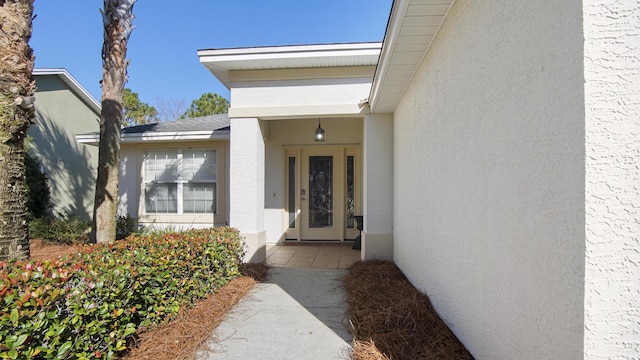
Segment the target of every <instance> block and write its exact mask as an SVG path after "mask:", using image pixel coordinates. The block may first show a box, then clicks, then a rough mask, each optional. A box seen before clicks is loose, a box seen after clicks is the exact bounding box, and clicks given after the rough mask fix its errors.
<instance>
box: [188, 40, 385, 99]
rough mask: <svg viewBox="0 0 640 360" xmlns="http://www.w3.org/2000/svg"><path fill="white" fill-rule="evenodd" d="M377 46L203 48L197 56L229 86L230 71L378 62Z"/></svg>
mask: <svg viewBox="0 0 640 360" xmlns="http://www.w3.org/2000/svg"><path fill="white" fill-rule="evenodd" d="M381 47H382V43H379V42H375V43H349V44H324V45H298V46H268V47H252V48H235V49H207V50H198V57H199V58H200V62H201V63H202V64H203V65H204V66H205V67H206V68H207V69H209V71H210V72H211V73H212V74H213V75H214V76H215V77H216V78H218V80H220V82H222V83H223V84H224V85H225V86H226V87H227V88H230V86H231V82H230V80H229V72H230V71H236V70H277V69H305V68H324V67H348V66H371V65H376V64H377V63H378V57H379V55H380V49H381Z"/></svg>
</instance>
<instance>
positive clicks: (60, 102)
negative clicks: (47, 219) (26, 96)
mask: <svg viewBox="0 0 640 360" xmlns="http://www.w3.org/2000/svg"><path fill="white" fill-rule="evenodd" d="M33 75H34V77H35V80H36V88H37V89H36V103H35V108H36V118H35V120H34V123H33V124H31V127H30V128H29V133H28V136H30V137H32V138H33V143H32V149H31V152H32V154H33V155H34V156H35V157H36V158H37V159H38V161H40V163H41V164H42V168H43V171H44V173H45V174H46V176H47V179H48V180H49V187H50V188H51V199H52V202H53V212H54V215H67V214H68V215H77V216H80V217H82V218H83V219H91V217H92V214H93V201H94V192H95V179H96V171H97V167H98V149H97V148H91V147H87V146H84V145H81V144H78V143H77V142H76V139H75V136H76V135H77V134H82V133H87V132H92V131H98V129H99V120H100V104H99V103H98V101H97V100H96V99H95V98H93V97H92V96H91V95H90V94H89V92H87V90H85V89H84V88H83V87H82V85H80V83H78V81H76V79H74V78H73V77H72V76H71V74H69V73H68V72H67V71H66V70H65V69H35V70H34V71H33Z"/></svg>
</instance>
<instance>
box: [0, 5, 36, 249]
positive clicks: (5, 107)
mask: <svg viewBox="0 0 640 360" xmlns="http://www.w3.org/2000/svg"><path fill="white" fill-rule="evenodd" d="M32 16H33V0H0V166H2V171H0V261H4V260H8V259H16V258H25V257H29V228H28V222H27V220H28V219H27V210H26V209H27V197H26V195H27V194H26V186H25V165H24V138H25V136H26V135H27V130H28V129H29V124H30V123H31V121H32V119H33V118H34V115H35V110H34V107H33V102H34V100H35V96H34V95H35V89H36V86H35V80H34V78H33V65H34V60H35V58H34V56H33V51H32V50H31V48H30V47H29V39H30V38H31V30H32V26H31V20H32Z"/></svg>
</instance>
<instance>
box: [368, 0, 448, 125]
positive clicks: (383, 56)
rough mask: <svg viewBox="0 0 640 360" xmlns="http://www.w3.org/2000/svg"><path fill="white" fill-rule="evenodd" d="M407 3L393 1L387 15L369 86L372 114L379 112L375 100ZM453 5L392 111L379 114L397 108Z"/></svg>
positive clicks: (406, 1) (387, 66)
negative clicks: (378, 54) (378, 53)
mask: <svg viewBox="0 0 640 360" xmlns="http://www.w3.org/2000/svg"><path fill="white" fill-rule="evenodd" d="M409 2H410V0H395V1H394V2H393V5H392V8H391V14H390V15H389V22H388V24H387V30H386V32H385V36H384V40H383V42H382V50H381V52H380V59H379V60H378V66H377V68H376V73H375V75H374V77H373V84H372V85H371V92H370V93H369V106H370V107H371V111H372V112H374V113H375V112H379V111H378V110H380V109H378V108H377V99H378V97H379V96H380V87H381V86H382V83H383V81H384V80H385V78H386V73H387V70H388V69H389V64H390V62H391V58H392V55H393V51H394V49H395V45H396V42H397V40H398V36H399V35H400V30H401V28H402V24H403V21H404V18H405V16H407V9H408V7H409ZM455 4H456V0H451V2H450V3H449V7H448V8H447V10H446V12H445V13H444V15H442V20H441V21H440V24H439V25H438V28H437V29H436V31H435V35H434V36H433V39H432V40H431V41H430V42H429V44H428V46H427V47H426V49H425V50H424V53H423V54H422V57H421V58H420V61H418V63H417V65H416V68H414V69H412V70H413V71H412V75H411V77H409V81H408V82H407V83H406V84H404V89H403V90H402V91H401V92H400V94H399V95H398V98H397V99H396V101H395V104H394V105H393V109H381V110H382V111H381V112H393V111H395V107H396V106H397V104H398V102H399V100H400V98H401V97H402V95H404V92H405V90H406V88H407V86H408V85H409V82H410V81H411V79H413V74H415V71H416V70H417V66H419V65H420V64H421V63H422V61H423V60H424V57H425V56H426V54H427V53H428V52H429V49H430V48H431V45H432V44H433V42H434V40H435V38H436V37H437V36H438V34H439V33H440V29H441V28H442V25H443V24H444V22H445V21H446V19H447V17H448V16H449V13H450V12H451V9H453V6H454V5H455Z"/></svg>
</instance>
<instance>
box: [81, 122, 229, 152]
mask: <svg viewBox="0 0 640 360" xmlns="http://www.w3.org/2000/svg"><path fill="white" fill-rule="evenodd" d="M229 134H230V122H229V116H228V114H216V115H209V116H202V117H196V118H189V119H180V120H175V121H169V122H163V123H156V124H146V125H138V126H130V127H126V128H124V129H122V135H121V140H120V141H121V142H126V143H133V142H146V141H176V140H211V139H218V140H225V139H229ZM76 140H77V141H78V142H80V143H85V144H94V145H95V144H97V143H98V141H99V140H100V134H99V133H97V132H94V133H89V134H81V135H77V136H76Z"/></svg>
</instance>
